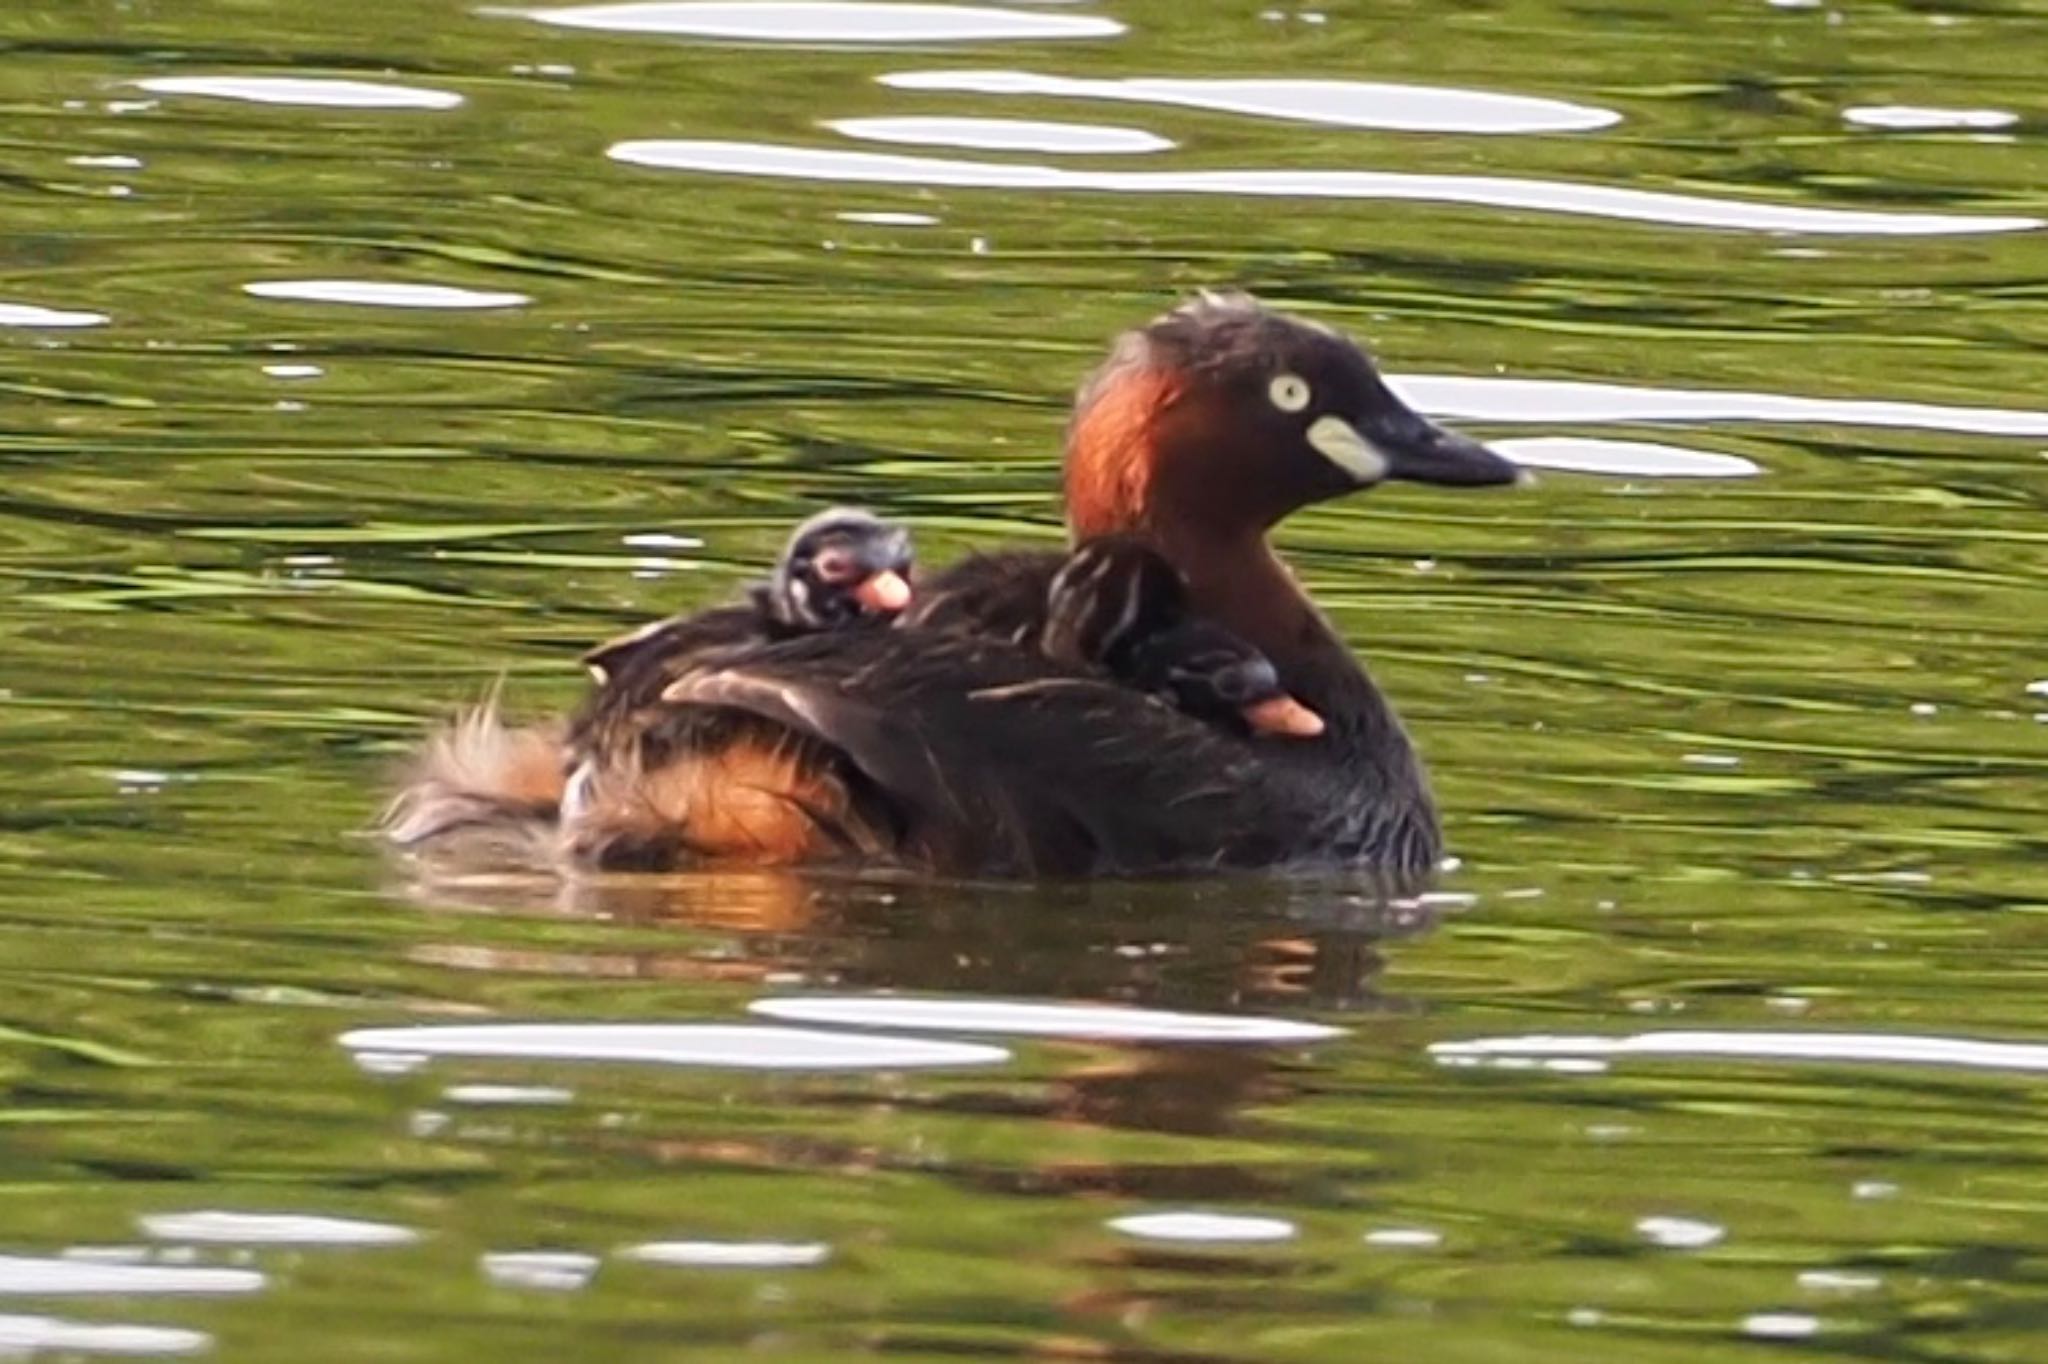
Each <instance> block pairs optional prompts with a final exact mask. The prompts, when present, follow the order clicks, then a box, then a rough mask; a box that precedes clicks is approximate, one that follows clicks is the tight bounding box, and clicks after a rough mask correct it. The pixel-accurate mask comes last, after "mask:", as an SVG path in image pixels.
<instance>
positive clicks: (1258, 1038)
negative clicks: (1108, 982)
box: [747, 995, 1343, 1044]
mask: <svg viewBox="0 0 2048 1364" xmlns="http://www.w3.org/2000/svg"><path fill="white" fill-rule="evenodd" d="M747 1011H748V1012H749V1013H756V1014H761V1015H764V1016H766V1017H769V1018H777V1019H783V1020H786V1021H789V1022H794V1023H825V1024H839V1025H842V1026H846V1027H855V1028H907V1029H912V1030H925V1029H931V1030H936V1031H940V1032H965V1033H994V1034H997V1035H1000V1036H1007V1037H1080V1038H1092V1039H1097V1040H1103V1041H1116V1042H1234V1043H1249V1044H1261V1043H1263V1044H1289V1043H1306V1042H1322V1041H1327V1040H1328V1039H1330V1038H1332V1037H1340V1036H1342V1035H1343V1030H1342V1029H1341V1028H1330V1027H1325V1026H1323V1025H1322V1024H1320V1023H1298V1022H1295V1021H1294V1020H1292V1019H1285V1018H1255V1017H1249V1016H1245V1015H1239V1014H1194V1013H1173V1012H1169V1011H1167V1010H1163V1009H1134V1008H1122V1007H1118V1006H1106V1005H1096V1004H1061V1003H1023V1002H1012V1001H1006V1000H989V999H905V998H899V997H896V996H893V995H797V996H790V997H787V998H781V999H757V1000H755V1001H754V1002H753V1003H752V1004H749V1005H748V1006H747Z"/></svg>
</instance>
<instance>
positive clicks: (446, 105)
mask: <svg viewBox="0 0 2048 1364" xmlns="http://www.w3.org/2000/svg"><path fill="white" fill-rule="evenodd" d="M135 83H136V84H137V85H138V86H140V87H141V88H142V89H144V90H147V91H149V92H150V93H152V94H158V95H199V96H202V97H204V98H208V99H232V100H241V101H242V102H244V103H247V104H289V105H297V106H301V107H304V108H313V109H453V108H455V107H456V106H458V105H460V104H461V103H462V96H460V95H457V94H451V93H450V92H448V91H446V90H422V89H418V88H416V87H414V86H410V85H384V84H381V83H378V82H375V81H346V80H319V79H313V78H309V77H303V76H151V77H150V78H149V79H147V80H139V81H137V82H135Z"/></svg>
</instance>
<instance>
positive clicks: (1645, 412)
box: [1387, 374, 2048, 436]
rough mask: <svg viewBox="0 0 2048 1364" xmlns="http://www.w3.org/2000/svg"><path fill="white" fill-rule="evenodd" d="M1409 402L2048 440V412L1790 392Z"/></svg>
mask: <svg viewBox="0 0 2048 1364" xmlns="http://www.w3.org/2000/svg"><path fill="white" fill-rule="evenodd" d="M1387 382H1388V383H1389V384H1390V385H1392V386H1393V388H1394V390H1395V391H1396V392H1398V393H1399V394H1400V395H1401V396H1402V397H1403V398H1404V399H1406V400H1407V401H1408V402H1409V403H1411V404H1413V405H1414V406H1416V407H1419V408H1421V409H1422V410H1423V411H1425V412H1428V413H1430V414H1431V415H1432V416H1438V417H1454V418H1463V419H1465V420H1468V421H1499V422H1566V421H1569V422H1642V421H1682V422H1712V421H1756V422H1781V423H1785V424H1788V425H1799V426H1884V427H1900V428H1907V429H1919V430H1927V431H1954V432H1959V433H1962V434H1964V435H1974V436H2048V412H2030V411H2027V410H2025V409H2021V408H2004V407H1948V406H1943V405H1940V404H1936V403H1894V402H1876V401H1865V400H1863V399H1857V398H1801V397H1794V396H1791V395H1789V394H1782V393H1741V392H1735V391H1730V390H1714V389H1690V388H1647V387H1638V386H1635V385H1630V384H1594V383H1582V382H1579V381H1577V380H1572V379H1491V378H1486V377H1483V376H1478V375H1463V374H1455V375H1454V374H1409V375H1404V376H1400V377H1394V376H1389V378H1388V380H1387Z"/></svg>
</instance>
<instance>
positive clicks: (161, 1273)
mask: <svg viewBox="0 0 2048 1364" xmlns="http://www.w3.org/2000/svg"><path fill="white" fill-rule="evenodd" d="M264 1283H265V1279H264V1277H263V1275H262V1274H260V1273H258V1272H257V1271H255V1270H253V1269H210V1268H200V1267H197V1266H191V1265H130V1264H109V1263H103V1262H96V1261H91V1260H56V1259H46V1258H43V1257H40V1256H32V1255H0V1294H7V1293H23V1294H35V1295H37V1296H57V1295H60V1294H61V1295H66V1296H68V1295H71V1294H101V1293H118V1294H124V1295H126V1294H143V1293H150V1294H156V1293H164V1294H184V1293H199V1294H206V1293H254V1292H256V1291H258V1290H259V1289H261V1288H262V1287H263V1285H264Z"/></svg>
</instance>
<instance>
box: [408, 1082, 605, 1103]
mask: <svg viewBox="0 0 2048 1364" xmlns="http://www.w3.org/2000/svg"><path fill="white" fill-rule="evenodd" d="M441 1097H442V1098H444V1099H446V1100H447V1101H448V1102H449V1103H452V1104H474V1105H478V1106H480V1107H493V1106H509V1107H521V1106H527V1105H537V1106H541V1107H547V1106H551V1105H555V1104H565V1103H569V1102H570V1101H572V1100H573V1099H575V1097H576V1091H575V1090H573V1089H563V1088H561V1087H560V1086H558V1085H450V1086H449V1087H448V1088H447V1089H444V1090H442V1091H441Z"/></svg>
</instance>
